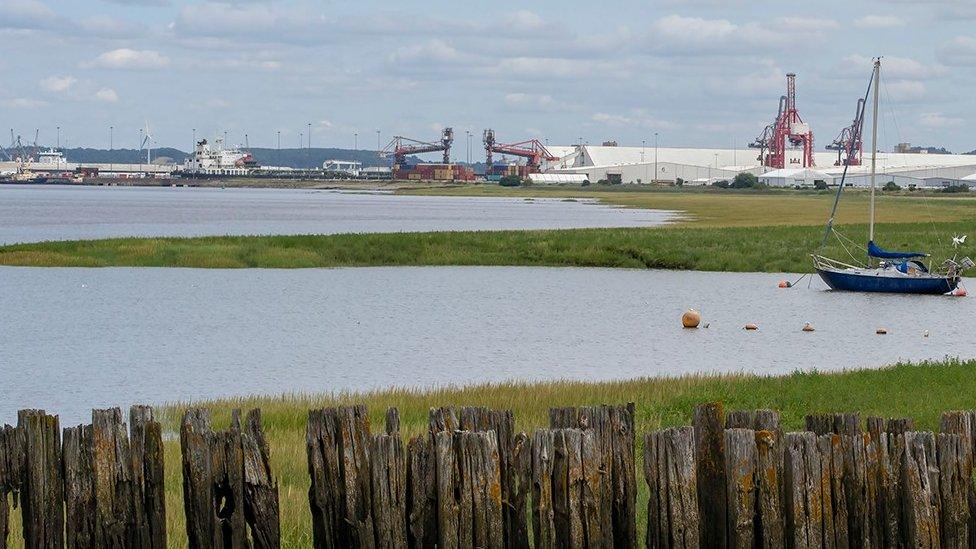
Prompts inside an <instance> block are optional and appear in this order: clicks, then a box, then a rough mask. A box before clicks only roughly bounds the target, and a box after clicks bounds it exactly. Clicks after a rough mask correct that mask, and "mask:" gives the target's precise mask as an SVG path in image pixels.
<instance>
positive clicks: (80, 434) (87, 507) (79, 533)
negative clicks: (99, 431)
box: [61, 425, 96, 549]
mask: <svg viewBox="0 0 976 549" xmlns="http://www.w3.org/2000/svg"><path fill="white" fill-rule="evenodd" d="M92 446H93V445H92V426H91V425H78V426H77V427H67V428H65V429H64V436H63V446H62V449H61V453H62V460H63V467H64V502H65V522H66V526H65V542H66V547H68V548H69V549H74V548H78V549H81V548H83V547H95V546H96V545H95V489H94V474H93V470H92Z"/></svg>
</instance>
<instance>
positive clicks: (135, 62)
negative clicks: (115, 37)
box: [83, 48, 170, 70]
mask: <svg viewBox="0 0 976 549" xmlns="http://www.w3.org/2000/svg"><path fill="white" fill-rule="evenodd" d="M169 63H170V61H169V58H168V57H166V56H165V55H163V54H161V53H159V52H158V51H155V50H132V49H129V48H119V49H117V50H111V51H107V52H105V53H103V54H101V55H99V56H98V57H96V58H95V60H94V61H92V62H90V63H85V64H84V65H83V66H84V67H85V68H100V69H129V70H153V69H163V68H166V67H168V66H169Z"/></svg>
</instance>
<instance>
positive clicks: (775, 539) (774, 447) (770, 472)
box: [756, 430, 785, 549]
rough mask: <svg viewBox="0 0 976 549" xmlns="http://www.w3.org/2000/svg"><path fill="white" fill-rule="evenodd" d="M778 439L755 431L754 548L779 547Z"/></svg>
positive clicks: (780, 479) (767, 548)
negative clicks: (755, 538) (756, 537)
mask: <svg viewBox="0 0 976 549" xmlns="http://www.w3.org/2000/svg"><path fill="white" fill-rule="evenodd" d="M781 455H782V439H781V438H780V437H779V436H778V434H777V433H776V432H774V431H765V430H763V431H756V498H757V500H758V501H757V503H758V505H757V511H758V518H759V522H758V524H759V526H758V527H759V534H758V542H759V543H758V546H759V547H761V548H764V549H773V548H777V547H783V544H784V543H785V542H784V538H783V505H782V503H781V492H782V490H781V486H782V463H781V461H780V456H781Z"/></svg>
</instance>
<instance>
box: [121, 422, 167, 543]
mask: <svg viewBox="0 0 976 549" xmlns="http://www.w3.org/2000/svg"><path fill="white" fill-rule="evenodd" d="M129 432H130V435H129V441H130V442H129V446H130V448H131V453H132V479H133V497H134V498H135V506H134V507H135V508H134V512H135V530H136V535H137V536H138V539H139V544H140V546H141V547H144V548H147V549H162V548H164V547H166V546H167V545H166V489H165V464H164V459H163V431H162V426H161V425H160V423H159V422H158V421H156V420H155V419H154V418H153V411H152V408H151V407H149V406H132V407H131V408H130V409H129Z"/></svg>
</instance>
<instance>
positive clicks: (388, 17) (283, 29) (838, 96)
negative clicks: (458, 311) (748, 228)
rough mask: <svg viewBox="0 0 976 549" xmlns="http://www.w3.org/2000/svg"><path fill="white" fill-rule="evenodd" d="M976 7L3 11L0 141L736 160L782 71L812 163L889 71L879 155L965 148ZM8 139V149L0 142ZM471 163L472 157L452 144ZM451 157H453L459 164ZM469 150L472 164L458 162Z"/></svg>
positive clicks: (126, 1)
mask: <svg viewBox="0 0 976 549" xmlns="http://www.w3.org/2000/svg"><path fill="white" fill-rule="evenodd" d="M974 28H976V2H973V1H972V0H965V1H962V0H888V1H885V2H877V1H861V2H850V1H848V0H823V1H818V2H788V3H787V2H767V1H765V0H749V1H745V0H743V1H737V0H684V1H682V0H658V1H649V0H622V1H618V2H593V1H586V2H583V1H576V0H561V1H559V2H554V1H549V0H537V1H536V2H529V3H526V2H508V1H505V0H495V1H493V2H459V1H457V0H454V1H447V0H430V1H426V2H411V1H401V2H389V1H386V2H377V1H373V0H357V1H355V2H351V1H349V2H327V1H319V2H312V1H303V0H295V1H290V0H280V1H257V0H251V1H246V0H239V1H234V2H194V1H184V0H112V1H106V0H85V1H84V2H82V1H79V0H72V1H56V0H0V43H2V44H3V47H2V49H0V51H2V55H0V70H2V74H3V75H4V78H2V79H0V121H2V122H0V127H2V129H3V131H4V133H5V134H7V133H8V132H9V130H8V127H9V128H13V129H14V131H15V132H16V133H20V134H24V135H32V134H33V130H34V128H40V132H41V141H42V142H44V143H53V142H54V141H55V135H56V130H55V128H56V126H58V125H60V126H61V136H62V137H61V143H62V145H65V144H67V145H69V146H93V147H107V146H108V140H109V129H108V128H109V126H110V125H111V126H114V127H115V130H114V135H115V146H116V147H137V146H138V140H139V128H140V127H142V126H143V125H144V124H145V123H146V122H147V121H148V123H149V126H150V128H151V132H152V133H153V135H154V137H155V138H156V140H157V142H159V143H160V144H161V145H169V146H176V147H178V148H182V149H184V150H186V149H188V148H189V147H190V143H191V140H192V137H191V136H192V128H196V132H197V136H198V137H199V136H205V135H209V136H216V135H218V134H220V133H222V132H224V131H227V132H228V136H229V140H230V141H232V142H235V143H236V142H243V140H244V134H245V133H247V134H248V138H249V142H250V144H251V145H252V146H272V147H273V146H275V141H276V138H277V137H276V136H277V132H279V131H280V132H281V141H282V146H283V147H294V146H297V145H298V142H299V132H307V129H306V128H307V127H308V126H307V124H311V127H312V136H311V139H312V146H335V147H352V146H353V144H354V139H355V138H354V134H356V133H358V134H359V137H358V143H359V146H360V148H375V147H376V137H377V136H376V130H380V131H381V132H382V133H381V137H382V139H383V141H384V144H385V141H387V140H388V139H389V137H390V136H392V135H393V134H402V135H407V136H411V137H417V138H424V139H434V138H435V137H436V136H437V133H438V128H440V127H442V126H445V125H452V126H453V127H454V128H455V133H456V135H458V136H459V137H458V141H459V142H460V143H463V140H464V139H465V137H464V134H465V131H470V132H471V133H472V134H475V135H477V140H480V135H481V131H482V129H483V128H486V127H493V128H494V129H495V130H496V134H497V135H498V138H499V140H501V141H516V140H521V139H525V138H530V137H537V138H539V139H548V140H549V142H550V143H559V144H571V143H574V142H577V141H578V140H579V139H582V140H584V141H587V142H590V143H598V142H601V141H603V140H606V139H616V140H617V141H619V142H620V143H621V144H631V145H640V142H641V140H647V142H648V143H651V142H652V141H653V135H654V133H655V132H657V133H658V134H659V139H660V143H661V145H662V146H701V147H729V146H730V145H731V144H732V143H736V144H738V145H739V146H742V145H744V144H745V143H746V142H748V141H750V140H751V139H753V138H754V137H755V136H756V135H757V134H758V133H759V132H760V131H761V130H762V127H763V126H764V125H765V124H767V123H768V122H769V121H771V119H772V118H773V117H774V115H775V110H776V106H777V101H778V98H779V96H780V95H781V94H782V93H783V92H784V88H785V76H784V75H785V73H787V72H790V71H792V72H796V73H797V75H798V76H797V89H798V92H797V95H798V105H799V108H800V112H801V114H802V115H803V116H804V117H805V119H806V120H807V121H808V122H809V123H811V125H812V126H813V129H814V131H815V132H816V140H817V143H816V144H817V148H818V149H822V148H823V146H824V145H826V144H827V143H828V142H829V141H830V140H832V139H833V138H834V136H835V135H836V134H837V133H838V132H839V130H840V128H841V127H842V126H844V125H847V124H849V122H850V120H851V119H852V118H853V113H854V106H855V101H856V97H857V96H858V95H859V94H861V93H863V88H864V85H865V84H866V82H867V78H868V75H869V72H870V64H871V57H872V56H874V55H883V56H885V58H886V60H885V69H884V74H885V82H884V85H883V87H882V92H883V96H882V98H883V100H884V102H885V103H884V107H883V110H884V112H885V115H886V116H885V117H884V119H883V121H882V130H881V133H882V139H883V144H884V146H885V148H890V147H891V146H892V145H893V144H894V143H897V142H900V141H910V142H912V143H918V144H926V145H936V146H946V147H948V148H950V149H952V150H953V151H957V152H964V151H968V150H972V149H976V136H974V135H973V133H972V132H971V131H970V127H971V125H972V123H973V122H974V121H976V120H973V119H974V117H973V116H972V112H973V109H974V107H976V93H974V89H976V31H974V30H973V29H974ZM8 139H9V137H3V138H0V141H3V142H6V141H7V140H8ZM462 147H463V146H462ZM458 150H459V151H463V150H464V149H463V148H459V149H458ZM462 154H463V153H462Z"/></svg>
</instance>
